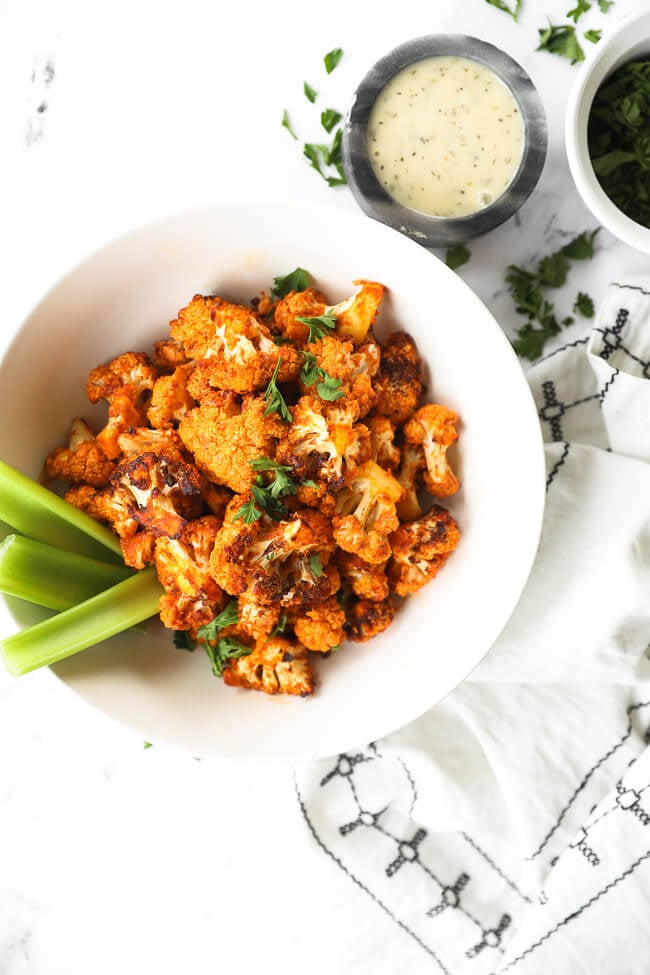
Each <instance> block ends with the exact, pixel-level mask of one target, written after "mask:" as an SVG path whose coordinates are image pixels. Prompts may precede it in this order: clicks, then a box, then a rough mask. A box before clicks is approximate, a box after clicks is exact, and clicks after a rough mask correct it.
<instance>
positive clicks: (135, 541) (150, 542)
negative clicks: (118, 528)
mask: <svg viewBox="0 0 650 975" xmlns="http://www.w3.org/2000/svg"><path fill="white" fill-rule="evenodd" d="M120 548H121V549H122V556H123V558H124V562H125V563H126V565H130V566H131V568H132V569H144V567H145V565H150V563H151V562H153V556H154V552H155V549H156V536H155V535H154V534H153V533H152V532H147V531H138V532H136V534H135V535H128V536H125V537H124V538H121V539H120Z"/></svg>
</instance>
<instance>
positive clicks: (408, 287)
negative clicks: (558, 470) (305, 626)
mask: <svg viewBox="0 0 650 975" xmlns="http://www.w3.org/2000/svg"><path fill="white" fill-rule="evenodd" d="M297 265H300V266H301V267H305V268H307V269H308V270H309V271H311V272H312V273H313V275H314V277H315V279H316V282H317V284H318V285H319V286H320V287H322V288H323V290H324V291H325V293H326V294H327V295H328V296H331V299H332V301H338V300H340V299H341V298H343V297H344V296H345V295H347V294H349V293H350V291H351V282H352V280H353V279H355V278H374V279H376V280H378V281H381V282H383V283H384V284H386V285H387V286H388V288H389V289H390V294H389V296H388V298H387V299H386V300H385V303H384V306H383V308H382V311H381V315H380V318H379V322H378V326H377V334H378V336H379V338H380V339H381V338H382V337H383V336H384V335H385V334H386V333H387V331H389V330H390V329H391V328H394V327H402V328H405V329H407V330H408V331H409V332H411V333H412V335H413V336H414V337H415V339H416V341H417V343H418V346H419V349H420V352H421V354H422V356H423V358H424V360H425V362H426V363H427V365H428V369H429V372H430V379H431V386H430V388H429V393H428V395H429V397H435V399H436V400H437V401H438V402H442V403H446V404H448V405H449V406H450V407H452V408H453V409H454V410H457V411H458V413H459V414H460V416H461V417H462V433H461V439H460V447H459V451H458V458H459V469H460V470H459V472H460V475H461V478H462V482H463V488H462V490H461V491H460V492H459V494H458V495H457V496H456V497H454V498H453V499H450V500H451V504H450V507H451V508H452V510H453V512H454V514H455V515H456V517H457V518H458V521H459V523H460V526H461V530H462V540H461V543H460V546H459V548H458V549H457V551H456V552H455V553H454V555H453V557H452V558H451V559H450V560H449V563H448V564H447V566H446V567H445V569H444V570H443V571H442V572H441V573H440V575H439V576H438V578H437V579H436V580H435V581H434V582H433V583H431V584H430V585H429V586H428V587H426V588H425V589H423V590H422V591H421V592H420V593H419V594H417V595H416V596H413V597H412V598H411V599H409V600H408V601H407V602H406V604H405V605H404V606H403V607H402V609H401V610H400V612H399V613H398V614H397V618H396V621H395V623H394V624H393V625H392V626H391V627H390V629H389V630H388V631H387V632H386V633H385V634H383V635H382V636H380V637H378V638H377V639H374V640H372V641H370V642H369V643H367V644H354V643H350V644H346V645H344V647H343V649H342V650H341V651H340V652H338V653H336V654H334V655H332V656H331V657H330V658H329V659H327V660H323V661H322V662H320V661H319V666H318V677H319V686H318V689H317V692H316V693H315V694H314V695H313V697H311V698H308V699H296V698H283V697H275V698H271V697H266V696H265V695H263V694H260V693H256V692H253V691H241V690H238V689H233V688H228V687H226V686H225V685H223V684H222V683H221V681H219V680H217V679H215V678H214V677H213V676H212V674H211V672H210V667H209V665H208V661H207V659H206V657H205V654H203V653H202V652H201V651H197V652H195V653H193V654H191V653H186V652H183V651H181V650H177V649H175V648H174V646H173V643H172V637H171V633H170V632H169V631H164V630H163V629H162V627H160V626H159V625H158V624H154V625H151V627H150V630H151V632H149V633H148V634H147V635H146V636H142V635H138V634H122V635H121V636H120V637H114V638H113V639H112V640H110V641H107V642H105V643H104V644H103V645H101V646H98V647H94V648H92V649H90V650H88V651H86V652H84V653H82V654H79V655H77V656H76V657H72V658H69V659H68V660H66V661H64V662H63V663H61V664H59V665H57V667H56V668H55V671H56V673H57V674H58V675H59V677H61V678H62V679H63V680H64V681H65V682H66V683H67V684H68V685H69V686H70V687H72V688H73V689H74V690H76V691H77V692H78V693H79V694H81V695H82V696H83V697H84V698H86V699H87V700H88V701H90V702H92V703H93V704H95V705H96V706H98V707H99V708H101V709H102V710H103V711H105V712H106V713H107V714H109V715H111V716H113V717H114V718H117V719H119V720H121V721H123V722H126V723H127V724H129V725H131V726H132V727H135V728H137V729H139V731H140V733H141V734H142V736H143V737H144V738H145V739H147V740H148V741H154V742H155V741H166V742H170V743H174V744H176V745H179V746H181V747H184V748H187V749H189V750H190V751H191V752H192V753H193V754H195V755H201V754H218V755H227V756H237V757H244V758H264V759H281V760H297V759H305V758H315V757H318V756H325V755H331V754H334V753H336V752H339V751H342V750H345V749H347V748H350V747H354V746H357V745H361V744H365V743H367V742H369V741H372V740H374V739H376V738H378V737H380V736H382V735H385V734H387V733H388V732H390V731H393V730H394V729H396V728H398V727H400V726H401V725H403V724H405V723H407V722H408V721H411V720H412V719H414V718H416V717H418V716H419V715H420V714H422V713H423V712H424V711H425V710H427V709H428V708H430V707H431V706H432V705H434V704H435V703H436V702H437V701H439V700H440V699H441V698H442V697H444V696H445V694H447V693H448V692H449V691H450V690H451V689H452V688H453V687H455V686H456V685H457V684H458V683H459V682H460V681H461V680H462V679H463V678H464V677H465V676H466V675H467V674H468V673H469V672H470V671H471V670H472V668H473V667H475V666H476V664H477V663H478V662H479V661H480V660H481V658H482V657H483V656H484V654H485V653H486V651H487V650H488V649H489V647H490V646H491V644H492V643H493V642H494V640H495V639H496V637H497V636H498V634H499V632H500V631H501V629H502V628H503V626H504V625H505V623H506V621H507V619H508V617H509V616H510V614H511V612H512V610H513V609H514V606H515V604H516V602H517V600H518V598H519V595H520V593H521V591H522V588H523V586H524V583H525V581H526V578H527V576H528V573H529V570H530V568H531V564H532V561H533V558H534V555H535V551H536V547H537V542H538V537H539V532H540V526H541V521H542V512H543V506H544V480H545V475H544V459H543V450H542V442H541V434H540V428H539V423H538V420H537V415H536V411H535V407H534V404H533V400H532V397H531V394H530V391H529V388H528V385H527V383H526V380H525V378H524V375H523V373H522V370H521V368H520V366H519V363H518V361H517V359H516V357H515V355H514V353H513V351H512V348H511V346H510V344H509V342H508V340H507V339H506V337H505V335H504V334H503V332H502V330H501V328H500V327H499V325H498V324H497V323H496V321H495V320H494V319H493V318H492V316H491V315H490V313H489V312H488V311H487V309H486V308H485V306H484V305H483V304H482V303H481V302H480V301H479V299H478V298H477V297H476V296H475V295H474V294H473V293H472V292H471V291H470V289H469V288H468V287H467V286H466V285H465V284H464V283H463V282H462V281H461V279H460V278H459V277H457V275H455V274H454V273H453V272H452V271H450V270H449V269H448V268H447V267H445V265H444V264H443V263H442V262H441V261H439V260H437V259H436V258H434V257H432V256H431V255H430V254H428V253H427V252H426V251H425V250H424V249H423V248H421V247H419V246H418V245H417V244H415V243H413V242H411V241H409V240H407V239H406V238H405V237H403V236H402V235H401V234H399V233H397V232H396V231H394V230H391V229H389V228H388V227H385V226H383V225H381V224H379V223H375V222H374V221H371V220H368V219H367V218H365V217H363V216H361V215H359V214H355V213H347V212H344V211H341V210H335V209H326V208H315V207H311V206H297V205H296V206H291V207H287V206H280V205H277V206H253V205H251V206H244V207H224V208H213V209H201V210H195V211H191V212H188V213H183V214H179V215H176V216H172V217H168V218H166V219H164V220H161V221H160V222H158V223H155V224H151V225H149V226H145V227H143V228H140V229H138V230H134V231H133V232H132V233H129V234H127V235H126V236H124V237H122V238H120V239H118V240H117V241H114V242H113V243H110V244H109V245H108V246H106V247H105V248H103V249H102V250H101V251H99V252H98V253H96V254H95V255H93V256H92V257H90V258H88V260H86V261H84V263H83V264H81V265H79V266H78V267H77V268H75V269H74V270H73V271H72V272H71V273H70V274H69V275H68V276H67V277H66V278H64V279H63V280H62V281H61V282H60V283H59V284H58V285H57V286H56V287H55V288H54V289H53V290H52V291H50V293H49V294H48V295H46V297H45V298H44V299H43V301H42V302H41V303H40V304H39V305H38V307H37V308H36V309H35V311H34V312H33V313H32V314H31V316H30V317H29V319H28V320H27V321H26V323H25V324H24V326H23V327H22V329H21V330H20V332H19V333H18V335H17V337H16V339H15V341H14V342H13V344H12V346H11V348H10V349H9V351H8V353H7V355H6V357H5V359H4V361H3V362H2V364H0V416H2V418H3V424H2V430H1V432H0V457H2V459H3V460H5V461H7V462H8V463H10V464H13V465H14V466H15V467H17V468H19V469H20V470H22V471H24V472H25V473H26V474H28V475H31V476H37V475H38V473H39V470H40V467H41V464H42V461H43V458H44V456H45V455H46V454H47V453H48V451H49V450H51V449H52V447H53V446H55V445H57V444H59V443H61V442H62V441H63V439H64V437H65V435H66V430H67V427H68V424H69V421H70V418H71V417H73V416H76V415H82V416H84V415H85V416H87V417H88V418H89V419H91V420H92V417H93V412H94V410H95V409H96V408H95V407H91V406H90V405H89V404H88V402H87V400H86V398H85V395H84V383H85V379H86V376H87V374H88V372H89V370H90V369H91V368H92V367H93V366H95V365H96V364H98V363H101V362H104V361H105V360H107V359H110V358H111V357H112V356H114V355H116V354H118V353H120V352H122V351H125V350H127V349H133V350H141V349H142V350H147V349H149V348H150V347H151V343H152V342H153V341H154V340H155V339H157V338H161V337H164V336H165V334H166V333H167V324H168V322H169V320H170V319H171V318H173V317H174V316H175V314H176V312H177V310H178V309H179V308H180V307H182V306H183V305H184V304H185V303H186V302H187V301H188V300H189V299H190V298H191V297H192V295H193V294H195V293H196V292H202V293H204V294H211V293H218V294H225V295H228V296H232V297H234V298H239V299H242V300H248V299H250V298H251V297H253V296H254V295H255V294H257V293H259V291H260V289H262V288H267V289H268V287H269V284H270V282H271V281H272V278H273V277H274V276H275V275H279V274H283V273H286V272H287V271H289V270H291V269H292V268H294V267H296V266H297ZM18 389H19V390H20V395H17V392H16V391H17V390H18ZM19 615H20V614H19V613H18V612H17V610H16V608H15V604H12V616H13V618H14V619H15V620H16V619H18V617H19ZM15 625H16V624H14V628H15ZM3 635H5V634H3ZM22 679H27V678H22Z"/></svg>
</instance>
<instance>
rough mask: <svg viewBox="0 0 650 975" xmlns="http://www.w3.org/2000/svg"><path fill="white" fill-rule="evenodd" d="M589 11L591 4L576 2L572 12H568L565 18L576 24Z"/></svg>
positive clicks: (586, 0)
mask: <svg viewBox="0 0 650 975" xmlns="http://www.w3.org/2000/svg"><path fill="white" fill-rule="evenodd" d="M589 10H591V3H590V2H589V0H578V2H577V3H576V5H575V7H574V8H573V10H569V12H568V13H567V17H568V18H569V20H572V21H573V23H574V24H577V23H578V21H579V20H580V18H581V17H582V15H583V14H586V13H587V12H588V11H589Z"/></svg>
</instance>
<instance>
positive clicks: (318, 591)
mask: <svg viewBox="0 0 650 975" xmlns="http://www.w3.org/2000/svg"><path fill="white" fill-rule="evenodd" d="M246 500H247V498H246V497H239V498H235V499H233V502H232V503H231V505H230V506H229V508H228V510H227V512H226V521H225V523H224V525H223V527H222V529H221V531H220V532H219V534H218V536H217V540H216V543H215V547H214V551H213V553H212V559H211V562H210V571H211V572H212V575H213V577H214V579H215V580H216V582H217V583H218V584H219V585H220V586H221V588H222V589H225V590H226V592H229V593H230V594H231V595H233V596H239V595H240V594H241V593H244V592H247V593H248V596H249V598H252V599H256V600H258V601H259V602H260V603H263V604H266V605H278V606H293V607H295V606H310V605H315V604H317V603H322V602H324V601H325V600H326V599H328V598H329V596H331V595H333V594H334V593H335V592H336V591H337V589H338V587H339V585H340V577H339V574H338V572H337V571H336V569H335V568H334V566H330V565H328V562H329V559H330V556H331V554H332V552H333V551H334V539H333V537H332V529H331V525H330V523H329V521H328V520H327V518H325V517H324V516H323V515H322V514H321V513H320V512H318V511H313V510H312V509H311V508H303V509H300V510H299V511H297V512H292V513H291V514H290V515H289V516H288V518H287V519H286V520H284V521H272V520H271V519H270V518H268V517H267V516H266V515H262V516H261V517H260V518H258V519H257V520H256V521H254V522H251V523H250V524H246V523H245V522H244V521H243V519H238V520H236V521H233V520H232V519H233V516H234V515H236V514H237V511H238V510H239V508H240V507H241V505H242V504H243V503H245V502H246Z"/></svg>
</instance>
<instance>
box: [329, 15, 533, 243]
mask: <svg viewBox="0 0 650 975" xmlns="http://www.w3.org/2000/svg"><path fill="white" fill-rule="evenodd" d="M442 55H452V56H458V57H464V58H470V59H471V60H473V61H478V63H479V64H482V65H484V66H485V67H486V68H489V69H490V70H491V71H493V72H494V74H495V75H496V76H497V77H498V78H500V79H501V81H502V82H503V83H504V84H505V85H506V86H507V87H508V88H509V89H510V91H511V92H512V95H513V97H514V99H515V101H516V102H517V105H518V107H519V111H520V112H521V117H522V119H523V122H524V149H523V154H522V157H521V162H520V164H519V168H518V169H517V172H516V173H515V175H514V177H513V179H512V181H511V183H510V184H509V185H508V186H507V188H506V189H505V190H504V192H503V193H502V194H501V196H500V197H498V199H496V200H495V201H494V202H493V203H491V204H490V205H489V206H486V207H484V208H483V209H482V210H477V212H476V213H471V214H468V215H467V216H463V217H435V216H430V215H428V214H426V213H421V212H420V211H418V210H411V209H410V208H409V207H406V206H403V205H402V204H401V203H398V202H397V200H395V199H394V198H393V197H392V196H390V195H389V194H388V193H387V192H386V190H385V189H384V188H383V186H382V185H381V183H380V182H379V180H378V179H377V177H376V175H375V172H374V170H373V168H372V163H371V162H370V157H369V155H368V119H369V117H370V113H371V111H372V107H373V105H374V103H375V100H376V98H377V96H378V95H379V93H380V92H381V90H382V89H383V88H384V87H385V85H386V84H387V83H388V82H389V81H390V80H391V78H393V77H394V76H395V75H396V74H398V73H399V72H400V71H401V70H402V69H403V68H406V67H408V66H409V65H410V64H413V63H414V62H416V61H422V60H424V59H425V58H431V57H436V56H442ZM546 147H547V131H546V116H545V114H544V106H543V105H542V101H541V99H540V97H539V95H538V94H537V89H536V88H535V86H534V85H533V83H532V81H531V80H530V78H529V77H528V75H527V74H526V72H525V71H524V69H523V68H522V67H521V66H520V65H519V64H517V62H516V61H514V60H513V59H512V58H511V57H510V56H509V55H508V54H505V53H504V52H503V51H500V50H499V48H497V47H494V45H492V44H488V43H486V42H485V41H481V40H479V39H478V38H476V37H469V36H467V35H466V34H431V35H429V36H427V37H417V38H415V39H414V40H412V41H407V42H406V43H405V44H400V46H399V47H396V48H395V49H394V50H393V51H391V52H390V53H389V54H387V55H386V56H385V57H383V58H382V59H381V60H380V61H377V63H376V64H375V65H374V66H373V67H372V68H371V69H370V71H369V72H368V74H367V75H366V76H365V78H364V79H363V81H362V82H361V84H360V85H359V87H358V88H357V90H356V92H355V95H354V99H353V101H352V104H351V105H350V108H349V109H348V112H347V115H346V117H345V124H344V129H343V168H344V169H345V174H346V177H347V180H348V183H349V185H350V189H351V190H352V193H353V195H354V197H355V199H356V201H357V203H358V204H359V206H360V207H361V209H362V210H364V211H365V212H366V213H367V214H368V216H370V217H373V218H374V219H375V220H381V222H382V223H387V224H388V225H389V226H391V227H394V228H395V229H396V230H399V231H400V232H401V233H403V234H406V236H407V237H411V238H412V239H413V240H415V241H417V242H418V244H422V245H423V246H424V247H447V246H449V245H451V244H461V243H462V242H463V241H465V240H469V238H470V237H477V236H478V235H479V234H484V233H486V232H487V231H488V230H492V229H493V228H494V227H498V226H499V224H501V223H503V222H504V221H505V220H508V218H509V217H511V216H513V214H514V213H516V212H517V210H518V209H519V207H520V206H521V205H522V204H523V203H524V202H525V201H526V199H527V198H528V197H529V196H530V194H531V193H532V191H533V189H534V188H535V186H536V185H537V181H538V180H539V177H540V175H541V172H542V169H543V167H544V160H545V159H546Z"/></svg>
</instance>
